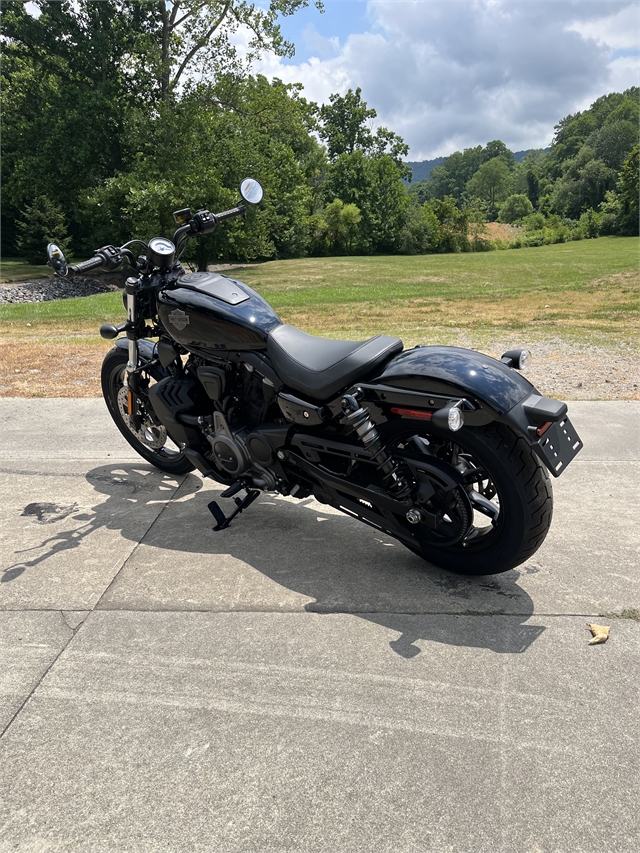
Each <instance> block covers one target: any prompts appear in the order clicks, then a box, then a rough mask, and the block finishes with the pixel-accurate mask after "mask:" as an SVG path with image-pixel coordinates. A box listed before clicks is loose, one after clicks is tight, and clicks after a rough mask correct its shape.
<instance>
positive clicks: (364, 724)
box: [0, 400, 640, 853]
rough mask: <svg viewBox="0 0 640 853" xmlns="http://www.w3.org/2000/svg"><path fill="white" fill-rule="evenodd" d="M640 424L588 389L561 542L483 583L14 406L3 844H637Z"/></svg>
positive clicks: (4, 633) (4, 659)
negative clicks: (223, 502)
mask: <svg viewBox="0 0 640 853" xmlns="http://www.w3.org/2000/svg"><path fill="white" fill-rule="evenodd" d="M639 414H640V404H638V403H634V402H620V403H610V402H606V403H585V402H579V403H578V402H574V403H571V404H570V416H571V417H572V420H573V422H574V424H575V425H576V427H577V429H578V431H579V432H580V434H581V437H582V438H583V440H584V442H585V449H584V451H583V452H582V453H581V454H580V456H579V457H578V458H577V459H576V460H575V461H574V462H573V463H572V465H571V466H570V468H569V469H568V470H567V472H566V473H565V474H564V475H563V476H562V477H561V478H560V479H559V480H557V481H555V480H554V483H553V485H554V494H555V516H554V521H553V525H552V529H551V533H550V535H549V537H548V538H547V540H546V542H545V543H544V545H543V547H542V548H541V549H540V551H539V552H538V553H537V554H536V555H534V557H533V558H532V559H531V560H530V561H528V562H527V563H525V564H524V565H523V566H520V567H519V568H518V569H517V570H514V571H511V572H508V573H506V574H503V575H495V576H491V577H486V578H475V579H467V578H462V577H457V576H454V575H449V574H447V573H445V572H442V571H440V570H439V569H436V568H434V567H432V566H430V565H428V564H427V563H425V562H424V561H422V560H420V559H419V558H417V557H416V556H414V555H413V554H411V553H410V552H409V551H407V550H406V549H404V548H403V547H402V546H400V545H399V544H398V543H396V542H395V541H394V540H392V539H390V538H388V537H386V536H383V535H381V534H379V533H377V532H376V531H374V530H371V529H369V528H367V527H365V526H363V525H361V524H359V523H358V522H355V521H353V520H352V519H349V518H347V517H346V516H343V515H341V514H339V513H336V512H334V511H333V510H331V509H329V508H327V507H325V506H321V505H319V504H317V503H315V502H314V501H312V500H307V501H303V502H296V501H293V500H288V499H284V498H276V497H273V496H269V495H265V496H264V497H263V498H261V499H260V500H259V501H257V502H256V504H254V506H253V507H251V508H250V509H249V510H248V511H247V512H246V513H245V514H243V516H242V517H240V518H239V519H238V520H237V521H236V522H235V523H234V525H233V526H232V527H231V528H230V529H229V530H227V531H224V532H221V533H215V532H213V531H212V530H211V527H212V519H211V516H210V515H209V513H208V510H207V503H208V502H209V501H210V500H212V498H213V497H214V496H215V495H216V493H217V492H218V491H219V489H218V488H217V487H216V486H215V485H213V484H210V483H203V482H202V480H201V479H200V478H199V477H198V476H196V475H188V476H187V477H184V478H171V477H168V476H166V475H163V474H162V473H161V472H158V471H156V470H154V469H152V468H151V467H150V466H148V465H147V464H146V463H144V462H143V460H141V459H140V458H139V457H137V456H136V455H135V454H134V453H133V452H132V451H131V449H130V448H129V446H128V445H127V444H126V442H124V440H123V439H122V438H121V437H120V435H119V433H118V432H117V430H116V429H115V427H114V426H113V425H112V424H111V422H110V420H109V417H108V415H107V413H106V410H105V409H104V405H103V403H102V402H101V401H97V400H3V401H0V429H1V430H2V436H3V442H2V447H1V448H0V469H1V470H2V481H3V493H4V499H3V510H2V520H3V521H2V530H1V537H2V539H1V541H2V563H1V568H2V571H3V574H2V577H1V581H2V582H0V634H1V639H0V666H1V667H2V673H3V675H2V678H1V679H0V724H1V725H0V728H2V729H4V734H3V736H2V739H1V741H0V851H5V850H6V851H9V850H11V851H74V852H75V851H83V853H84V851H87V853H90V851H96V853H97V852H98V851H99V852H100V853H110V851H141V853H143V851H144V853H147V852H148V853H152V851H167V853H169V852H170V851H171V853H173V851H185V853H187V852H188V853H191V851H220V853H226V851H229V853H231V851H233V853H235V851H256V852H257V851H327V853H329V851H331V853H340V851H394V853H403V851H424V853H427V851H428V853H436V851H437V853H440V851H445V850H450V851H461V853H463V852H464V853H480V851H491V853H494V851H496V853H512V851H513V853H516V851H517V853H520V851H538V852H539V851H543V852H544V853H547V851H558V853H560V851H561V852H562V853H577V851H584V853H591V851H594V853H595V851H598V853H600V851H603V850H606V851H608V853H631V851H635V850H636V849H638V846H639V842H640V839H639V838H638V819H637V811H638V809H637V806H638V793H639V790H638V769H639V768H638V722H637V720H638V716H639V714H638V712H639V711H640V705H639V701H638V689H637V683H638V679H637V660H638V646H639V645H640V624H639V623H638V622H637V621H634V620H633V619H629V618H616V617H615V616H612V615H607V616H606V617H601V616H600V614H625V615H627V616H628V615H632V611H633V610H634V609H635V610H636V611H637V610H638V609H640V591H639V589H638V571H637V547H638V526H637V506H638V497H639V495H638V482H639V481H638V465H639V460H640V452H639V435H638V415H639ZM586 621H596V622H604V623H606V624H609V625H611V626H612V631H611V638H610V640H609V641H608V642H607V643H606V644H605V645H603V646H589V645H588V644H587V639H588V637H589V634H588V631H587V629H586V625H585V622H586Z"/></svg>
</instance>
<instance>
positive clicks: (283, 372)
mask: <svg viewBox="0 0 640 853" xmlns="http://www.w3.org/2000/svg"><path fill="white" fill-rule="evenodd" d="M399 352H402V341H401V340H400V338H390V337H388V336H387V335H376V337H375V338H371V339H370V340H368V341H331V340H327V339H326V338H317V337H315V336H314V335H308V334H307V333H306V332H302V331H301V330H300V329H296V327H295V326H288V325H286V324H283V325H281V326H276V328H275V329H273V330H272V331H271V332H270V333H269V337H268V338H267V353H268V355H269V358H270V359H271V363H272V364H273V366H274V367H275V369H276V371H277V373H278V375H279V376H280V378H281V379H282V381H283V382H284V383H285V384H286V385H288V386H289V387H290V388H294V389H295V390H296V391H299V392H300V393H302V394H305V395H306V396H307V397H311V398H313V399H314V400H318V401H320V402H326V401H328V400H330V399H331V398H332V397H335V396H336V395H337V394H338V393H339V392H340V391H342V390H343V389H346V388H348V387H349V386H350V385H352V384H353V383H354V382H357V381H358V380H359V379H364V378H365V376H368V375H369V374H371V373H372V372H373V371H374V370H376V369H377V368H379V367H380V366H381V365H383V364H384V363H385V362H386V361H388V360H389V359H390V358H391V356H393V355H396V353H399Z"/></svg>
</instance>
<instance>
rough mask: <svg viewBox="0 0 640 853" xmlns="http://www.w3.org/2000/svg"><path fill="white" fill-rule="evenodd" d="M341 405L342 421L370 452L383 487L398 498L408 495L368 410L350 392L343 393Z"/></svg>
mask: <svg viewBox="0 0 640 853" xmlns="http://www.w3.org/2000/svg"><path fill="white" fill-rule="evenodd" d="M341 405H342V411H343V413H344V417H343V423H345V424H346V425H347V426H350V427H351V428H352V429H354V430H355V432H356V433H357V435H358V438H359V439H360V441H361V442H362V443H363V445H364V446H365V447H366V449H367V450H368V451H369V452H370V453H371V458H372V460H373V462H374V463H375V465H376V467H377V468H378V470H379V471H380V473H381V475H382V481H383V483H384V486H385V488H386V489H387V490H388V491H389V493H390V494H392V495H393V496H394V497H395V498H398V499H399V500H404V499H405V498H407V497H409V495H410V494H411V488H410V487H409V485H408V483H407V481H406V480H405V479H404V477H403V476H402V475H401V474H400V473H399V470H398V465H397V463H396V462H394V460H393V459H392V458H391V457H390V456H389V454H388V453H387V451H386V450H385V449H384V445H383V443H382V439H381V438H380V435H379V433H378V430H377V429H376V427H375V424H374V423H373V421H372V420H371V415H370V412H369V410H368V409H366V408H364V407H363V406H361V405H360V404H359V403H358V401H357V400H356V398H355V397H354V396H353V395H352V394H345V396H344V397H343V398H342V401H341Z"/></svg>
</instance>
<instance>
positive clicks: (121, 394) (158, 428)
mask: <svg viewBox="0 0 640 853" xmlns="http://www.w3.org/2000/svg"><path fill="white" fill-rule="evenodd" d="M127 360H128V359H127V354H126V353H125V352H124V351H123V350H121V349H119V348H117V347H114V348H113V349H112V350H110V351H109V352H108V353H107V354H106V356H105V358H104V361H103V362H102V373H101V379H102V394H103V396H104V399H105V402H106V404H107V408H108V409H109V413H110V415H111V417H112V418H113V420H114V422H115V425H116V426H117V427H118V429H119V430H120V432H121V433H122V435H123V436H124V437H125V439H126V440H127V441H128V442H129V444H130V445H131V446H132V447H133V449H134V450H135V451H136V452H137V453H139V454H140V456H142V457H143V459H146V460H147V462H151V464H152V465H155V466H156V468H159V469H160V470H161V471H166V472H167V473H168V474H187V473H188V472H189V471H193V465H192V464H191V462H189V460H188V459H187V457H186V456H185V455H184V454H183V453H182V451H181V450H180V448H179V447H178V446H177V445H176V444H175V443H174V442H173V441H172V439H171V437H170V436H169V435H168V433H167V430H166V428H165V427H164V426H163V425H162V424H161V423H160V421H159V420H158V418H157V416H156V414H155V412H154V411H153V407H152V406H151V404H150V402H149V398H148V396H147V394H146V393H145V390H146V388H148V387H149V385H150V384H151V383H152V382H153V381H154V380H153V377H152V376H151V375H150V374H148V373H146V372H145V371H144V370H143V371H142V372H141V388H140V393H139V394H138V395H134V396H133V399H132V403H133V410H134V412H133V415H130V414H129V389H128V388H127V387H126V385H125V384H124V380H125V375H126V367H127Z"/></svg>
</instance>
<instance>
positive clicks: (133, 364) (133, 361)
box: [125, 278, 138, 374]
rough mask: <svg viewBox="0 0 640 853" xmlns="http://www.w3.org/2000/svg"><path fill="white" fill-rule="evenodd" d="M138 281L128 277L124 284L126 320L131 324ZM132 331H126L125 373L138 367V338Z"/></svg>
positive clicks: (132, 322) (134, 316) (134, 315)
mask: <svg viewBox="0 0 640 853" xmlns="http://www.w3.org/2000/svg"><path fill="white" fill-rule="evenodd" d="M137 283H138V280H137V279H136V278H128V279H127V281H126V284H125V292H126V294H127V322H128V323H129V324H130V325H131V326H135V325H136V321H137V319H138V318H137V316H136V293H135V288H136V285H137ZM133 334H134V333H133V332H127V338H128V339H129V361H128V362H127V374H129V373H131V372H132V371H133V370H136V368H137V367H138V340H137V338H134V337H133Z"/></svg>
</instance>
